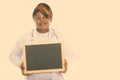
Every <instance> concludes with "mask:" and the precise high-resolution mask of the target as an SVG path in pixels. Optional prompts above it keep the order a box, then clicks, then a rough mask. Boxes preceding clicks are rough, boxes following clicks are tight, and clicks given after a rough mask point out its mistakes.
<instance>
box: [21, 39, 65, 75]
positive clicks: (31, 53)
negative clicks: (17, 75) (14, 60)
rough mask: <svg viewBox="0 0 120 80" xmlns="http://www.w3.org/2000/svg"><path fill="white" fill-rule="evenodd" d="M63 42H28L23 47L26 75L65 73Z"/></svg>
mask: <svg viewBox="0 0 120 80" xmlns="http://www.w3.org/2000/svg"><path fill="white" fill-rule="evenodd" d="M62 45H63V44H62V43H61V42H51V41H50V42H42V43H41V42H28V43H25V44H24V46H23V65H24V67H25V69H24V74H31V73H43V72H59V71H64V57H63V49H62Z"/></svg>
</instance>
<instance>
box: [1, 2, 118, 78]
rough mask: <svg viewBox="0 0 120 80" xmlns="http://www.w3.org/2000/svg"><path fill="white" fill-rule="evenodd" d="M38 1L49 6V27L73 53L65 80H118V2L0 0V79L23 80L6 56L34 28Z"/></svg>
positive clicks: (17, 69)
mask: <svg viewBox="0 0 120 80" xmlns="http://www.w3.org/2000/svg"><path fill="white" fill-rule="evenodd" d="M40 2H46V3H47V4H49V5H50V6H51V8H52V11H53V21H52V24H51V27H52V28H54V29H56V30H58V31H59V32H60V33H62V35H63V36H65V37H66V38H67V39H68V41H69V43H70V45H71V46H72V48H73V49H74V51H75V52H74V55H75V58H74V59H73V61H72V65H70V66H69V69H68V72H67V73H66V74H65V75H64V77H65V80H120V1H119V0H1V1H0V28H1V29H0V80H8V79H9V80H24V76H22V75H21V71H20V69H19V68H17V67H16V66H15V65H13V64H12V63H11V62H10V61H9V59H8V56H9V54H10V51H11V50H12V49H13V47H14V45H15V43H16V41H17V40H18V39H19V37H20V36H21V35H23V34H24V33H26V32H28V31H30V30H31V29H33V28H35V24H34V22H33V19H32V12H33V9H34V8H35V7H36V5H37V4H38V3H40Z"/></svg>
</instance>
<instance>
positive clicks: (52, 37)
mask: <svg viewBox="0 0 120 80" xmlns="http://www.w3.org/2000/svg"><path fill="white" fill-rule="evenodd" d="M50 30H51V31H49V32H48V40H58V35H57V34H56V32H55V30H54V29H52V28H51V29H50ZM34 31H35V30H32V31H31V38H32V39H31V41H33V40H34Z"/></svg>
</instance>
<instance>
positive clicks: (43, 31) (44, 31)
mask: <svg viewBox="0 0 120 80" xmlns="http://www.w3.org/2000/svg"><path fill="white" fill-rule="evenodd" d="M37 31H38V32H39V33H46V32H48V31H49V29H47V30H39V29H37Z"/></svg>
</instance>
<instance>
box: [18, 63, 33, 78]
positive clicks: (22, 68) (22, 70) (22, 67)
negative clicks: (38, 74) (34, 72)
mask: <svg viewBox="0 0 120 80" xmlns="http://www.w3.org/2000/svg"><path fill="white" fill-rule="evenodd" d="M20 68H21V72H22V75H24V76H29V75H31V74H25V73H24V70H25V67H24V65H23V63H22V64H21V66H20Z"/></svg>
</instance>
